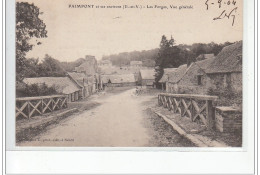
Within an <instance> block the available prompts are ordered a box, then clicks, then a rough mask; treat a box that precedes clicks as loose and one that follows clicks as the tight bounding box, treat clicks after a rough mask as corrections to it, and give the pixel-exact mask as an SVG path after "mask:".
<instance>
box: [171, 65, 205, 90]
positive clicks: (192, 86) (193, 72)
mask: <svg viewBox="0 0 260 175" xmlns="http://www.w3.org/2000/svg"><path fill="white" fill-rule="evenodd" d="M198 74H199V76H200V77H201V84H199V83H198ZM205 76H206V74H205V73H204V72H203V71H201V69H200V68H199V67H198V65H197V64H193V65H192V66H191V67H190V68H189V70H188V71H187V72H186V74H185V75H183V77H182V78H181V80H180V81H179V82H177V83H168V84H166V86H167V87H166V89H167V92H170V93H178V94H206V92H207V87H206V83H207V80H206V79H205Z"/></svg>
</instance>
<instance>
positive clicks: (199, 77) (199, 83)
mask: <svg viewBox="0 0 260 175" xmlns="http://www.w3.org/2000/svg"><path fill="white" fill-rule="evenodd" d="M201 79H202V75H198V85H201V84H202V83H201Z"/></svg>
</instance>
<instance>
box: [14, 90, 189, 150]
mask: <svg viewBox="0 0 260 175" xmlns="http://www.w3.org/2000/svg"><path fill="white" fill-rule="evenodd" d="M152 98H153V97H152V96H135V95H134V89H131V90H127V91H124V92H121V93H119V94H113V95H110V96H109V94H103V95H101V96H99V97H98V98H97V99H96V102H98V103H101V105H100V106H98V107H96V108H94V109H91V110H87V111H85V112H83V113H81V114H79V115H77V116H72V117H69V118H68V119H66V120H63V121H61V122H60V123H59V124H57V125H55V126H53V127H52V128H49V129H48V130H47V131H46V132H43V133H42V134H41V135H39V136H38V137H36V138H34V139H33V140H32V141H26V142H21V143H19V146H82V147H83V146H84V147H86V146H89V147H91V146H99V147H103V146H106V147H125V146H129V147H140V146H147V147H148V146H151V147H158V146H171V147H176V146H178V147H179V146H193V145H192V144H191V143H190V142H189V141H187V140H186V139H184V138H182V137H181V136H180V135H178V134H177V133H176V132H175V131H173V130H172V129H171V127H170V126H169V125H168V124H167V123H165V122H164V121H163V120H162V119H160V118H159V117H158V116H155V115H153V114H152V113H151V112H149V110H146V108H147V105H146V104H148V103H146V102H149V101H151V100H152Z"/></svg>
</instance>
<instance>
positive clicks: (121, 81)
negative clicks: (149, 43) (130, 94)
mask: <svg viewBox="0 0 260 175" xmlns="http://www.w3.org/2000/svg"><path fill="white" fill-rule="evenodd" d="M101 81H102V83H103V85H104V86H107V87H125V86H136V80H135V77H134V74H113V75H101Z"/></svg>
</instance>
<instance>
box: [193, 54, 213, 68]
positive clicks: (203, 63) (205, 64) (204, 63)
mask: <svg viewBox="0 0 260 175" xmlns="http://www.w3.org/2000/svg"><path fill="white" fill-rule="evenodd" d="M214 60H215V57H211V58H208V59H205V60H201V61H196V62H195V64H197V65H198V66H199V67H200V68H201V69H202V70H206V69H207V68H208V67H209V66H210V65H211V64H212V62H213V61H214Z"/></svg>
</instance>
